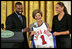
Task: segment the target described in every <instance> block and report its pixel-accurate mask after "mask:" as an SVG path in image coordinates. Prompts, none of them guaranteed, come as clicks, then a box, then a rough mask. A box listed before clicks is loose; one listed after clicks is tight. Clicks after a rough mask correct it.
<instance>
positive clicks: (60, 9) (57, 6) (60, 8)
mask: <svg viewBox="0 0 72 49" xmlns="http://www.w3.org/2000/svg"><path fill="white" fill-rule="evenodd" d="M63 9H64V7H61V6H60V5H59V4H56V12H57V13H58V14H59V13H61V12H62V11H63Z"/></svg>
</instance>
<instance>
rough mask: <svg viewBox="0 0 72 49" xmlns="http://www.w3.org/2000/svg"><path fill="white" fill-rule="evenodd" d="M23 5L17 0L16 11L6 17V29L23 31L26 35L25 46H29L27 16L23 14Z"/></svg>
mask: <svg viewBox="0 0 72 49" xmlns="http://www.w3.org/2000/svg"><path fill="white" fill-rule="evenodd" d="M22 12H23V7H22V3H20V2H17V3H16V4H15V12H14V13H12V14H11V15H9V16H8V17H7V19H6V29H7V30H11V31H14V32H23V35H24V45H22V46H23V47H24V48H28V43H27V33H26V32H27V31H28V30H29V29H28V28H27V27H26V17H25V16H23V15H22Z"/></svg>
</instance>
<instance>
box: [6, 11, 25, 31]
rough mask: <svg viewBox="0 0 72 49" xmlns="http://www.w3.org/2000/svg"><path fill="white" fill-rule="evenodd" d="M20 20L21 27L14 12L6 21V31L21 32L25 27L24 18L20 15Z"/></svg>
mask: <svg viewBox="0 0 72 49" xmlns="http://www.w3.org/2000/svg"><path fill="white" fill-rule="evenodd" d="M22 19H23V25H22V23H21V21H20V19H19V18H18V16H17V14H16V13H15V12H14V13H13V14H11V15H9V16H8V17H7V19H6V29H7V30H11V31H14V32H21V30H22V29H23V28H25V27H26V17H25V16H23V15H22Z"/></svg>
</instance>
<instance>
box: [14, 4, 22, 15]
mask: <svg viewBox="0 0 72 49" xmlns="http://www.w3.org/2000/svg"><path fill="white" fill-rule="evenodd" d="M15 10H16V12H17V13H18V14H19V15H20V14H22V12H23V7H22V5H16V7H15Z"/></svg>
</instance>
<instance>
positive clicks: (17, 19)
mask: <svg viewBox="0 0 72 49" xmlns="http://www.w3.org/2000/svg"><path fill="white" fill-rule="evenodd" d="M15 18H16V21H18V23H19V24H21V25H22V23H21V21H20V19H19V18H18V16H17V14H16V13H15Z"/></svg>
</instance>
